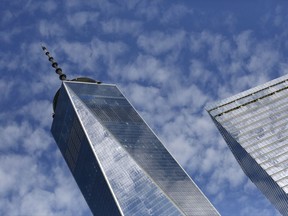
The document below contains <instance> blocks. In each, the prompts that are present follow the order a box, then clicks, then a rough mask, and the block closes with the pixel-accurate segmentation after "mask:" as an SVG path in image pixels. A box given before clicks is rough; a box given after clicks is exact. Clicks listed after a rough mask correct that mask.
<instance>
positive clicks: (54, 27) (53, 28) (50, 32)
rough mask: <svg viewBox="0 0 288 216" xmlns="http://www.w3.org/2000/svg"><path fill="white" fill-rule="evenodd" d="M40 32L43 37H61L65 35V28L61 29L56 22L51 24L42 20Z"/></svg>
mask: <svg viewBox="0 0 288 216" xmlns="http://www.w3.org/2000/svg"><path fill="white" fill-rule="evenodd" d="M39 32H40V34H41V35H42V36H43V37H46V38H49V37H61V36H63V35H65V30H64V28H62V27H61V25H59V24H58V23H56V22H51V21H48V20H40V22H39Z"/></svg>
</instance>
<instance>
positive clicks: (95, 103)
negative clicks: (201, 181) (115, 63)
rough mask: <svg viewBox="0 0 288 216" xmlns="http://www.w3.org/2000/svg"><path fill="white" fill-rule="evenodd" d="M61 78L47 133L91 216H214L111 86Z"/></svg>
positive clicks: (124, 99)
mask: <svg viewBox="0 0 288 216" xmlns="http://www.w3.org/2000/svg"><path fill="white" fill-rule="evenodd" d="M82 81H83V80H81V79H80V80H78V81H63V83H62V86H61V88H60V90H59V91H58V92H57V93H56V95H55V98H54V108H55V115H54V120H53V123H52V128H51V132H52V134H53V136H54V138H55V141H56V142H57V145H58V146H59V149H60V150H61V153H62V155H63V157H64V158H65V160H66V162H67V164H68V166H69V169H70V171H71V173H72V174H73V176H74V178H75V180H76V182H77V184H78V186H79V188H80V190H81V192H82V194H83V196H84V198H85V200H86V201H87V203H88V205H89V207H90V209H91V211H92V213H93V214H94V215H101V216H102V215H103V216H105V215H113V216H114V215H155V216H160V215H163V216H167V215H197V216H200V215H209V216H212V215H219V214H218V212H217V210H215V208H214V207H213V206H212V204H211V203H210V202H209V200H208V199H207V198H206V197H205V196H204V195H203V193H202V192H201V191H200V189H199V188H198V187H197V186H196V184H195V183H194V182H193V181H192V180H191V178H190V177H189V176H188V175H187V174H186V173H185V171H184V170H183V169H182V168H181V166H180V165H179V164H178V163H177V162H176V161H175V159H174V158H173V157H172V156H171V155H170V154H169V152H168V151H167V149H166V148H165V147H164V146H163V144H162V143H161V141H160V140H159V139H158V138H157V136H156V135H155V134H154V133H153V132H152V130H151V129H150V128H149V127H148V126H147V124H146V123H145V122H144V121H143V119H142V118H141V117H140V116H139V114H138V113H137V112H136V111H135V109H134V108H133V107H132V106H131V104H130V103H129V102H128V101H127V99H126V98H125V97H124V96H123V94H122V93H121V92H120V91H119V89H118V88H117V87H116V86H115V85H108V84H97V83H93V81H92V82H91V80H88V81H90V82H82Z"/></svg>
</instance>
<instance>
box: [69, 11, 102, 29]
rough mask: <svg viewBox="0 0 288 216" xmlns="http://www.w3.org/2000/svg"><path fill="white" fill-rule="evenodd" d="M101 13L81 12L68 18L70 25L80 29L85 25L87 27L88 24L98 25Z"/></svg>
mask: <svg viewBox="0 0 288 216" xmlns="http://www.w3.org/2000/svg"><path fill="white" fill-rule="evenodd" d="M98 16H99V13H97V12H88V11H80V12H76V13H73V14H70V15H68V16H67V19H68V23H69V24H70V25H71V26H73V27H74V28H76V29H77V28H80V27H83V26H84V25H87V24H88V22H91V23H93V25H96V23H97V19H98Z"/></svg>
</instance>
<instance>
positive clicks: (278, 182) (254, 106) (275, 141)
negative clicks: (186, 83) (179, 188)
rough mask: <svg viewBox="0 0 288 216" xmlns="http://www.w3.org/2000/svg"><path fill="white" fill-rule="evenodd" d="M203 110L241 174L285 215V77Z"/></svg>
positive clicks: (287, 92) (287, 197) (287, 150)
mask: <svg viewBox="0 0 288 216" xmlns="http://www.w3.org/2000/svg"><path fill="white" fill-rule="evenodd" d="M206 109H207V111H208V113H209V114H210V116H211V118H212V120H213V121H214V123H215V125H216V126H217V128H218V129H219V131H220V133H221V134H222V136H223V137H224V139H225V141H226V142H227V144H228V146H229V148H230V149H231V151H232V153H233V154H234V156H235V158H236V159H237V161H238V163H239V164H240V166H241V167H242V169H243V171H244V172H245V174H246V175H247V176H248V177H249V178H250V179H251V181H252V182H253V183H254V184H255V185H256V186H257V187H258V188H259V189H260V190H261V191H262V193H263V194H264V195H265V196H266V197H267V198H268V199H269V200H270V201H271V203H273V204H274V205H275V207H276V208H277V209H278V210H279V212H280V213H281V214H283V215H288V76H287V75H286V76H283V77H280V78H278V79H275V80H272V81H270V82H267V83H265V84H263V85H260V86H258V87H255V88H252V89H250V90H247V91H244V92H242V93H240V94H237V95H235V96H232V97H230V98H228V99H225V100H222V101H219V102H216V103H213V104H211V105H209V106H207V108H206Z"/></svg>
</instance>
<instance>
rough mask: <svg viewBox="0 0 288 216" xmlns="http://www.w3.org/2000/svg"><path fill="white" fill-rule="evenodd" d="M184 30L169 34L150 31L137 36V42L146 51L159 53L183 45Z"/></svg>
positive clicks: (153, 53)
mask: <svg viewBox="0 0 288 216" xmlns="http://www.w3.org/2000/svg"><path fill="white" fill-rule="evenodd" d="M185 35H186V34H185V32H184V31H178V32H174V33H171V34H165V33H163V32H159V31H156V32H152V33H149V34H146V35H141V36H139V38H138V40H137V44H138V46H139V47H140V48H142V49H143V50H144V51H145V52H146V53H148V54H152V55H160V54H163V53H166V52H169V51H171V50H173V51H174V52H175V50H179V49H181V48H182V47H183V46H184V39H185Z"/></svg>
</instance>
